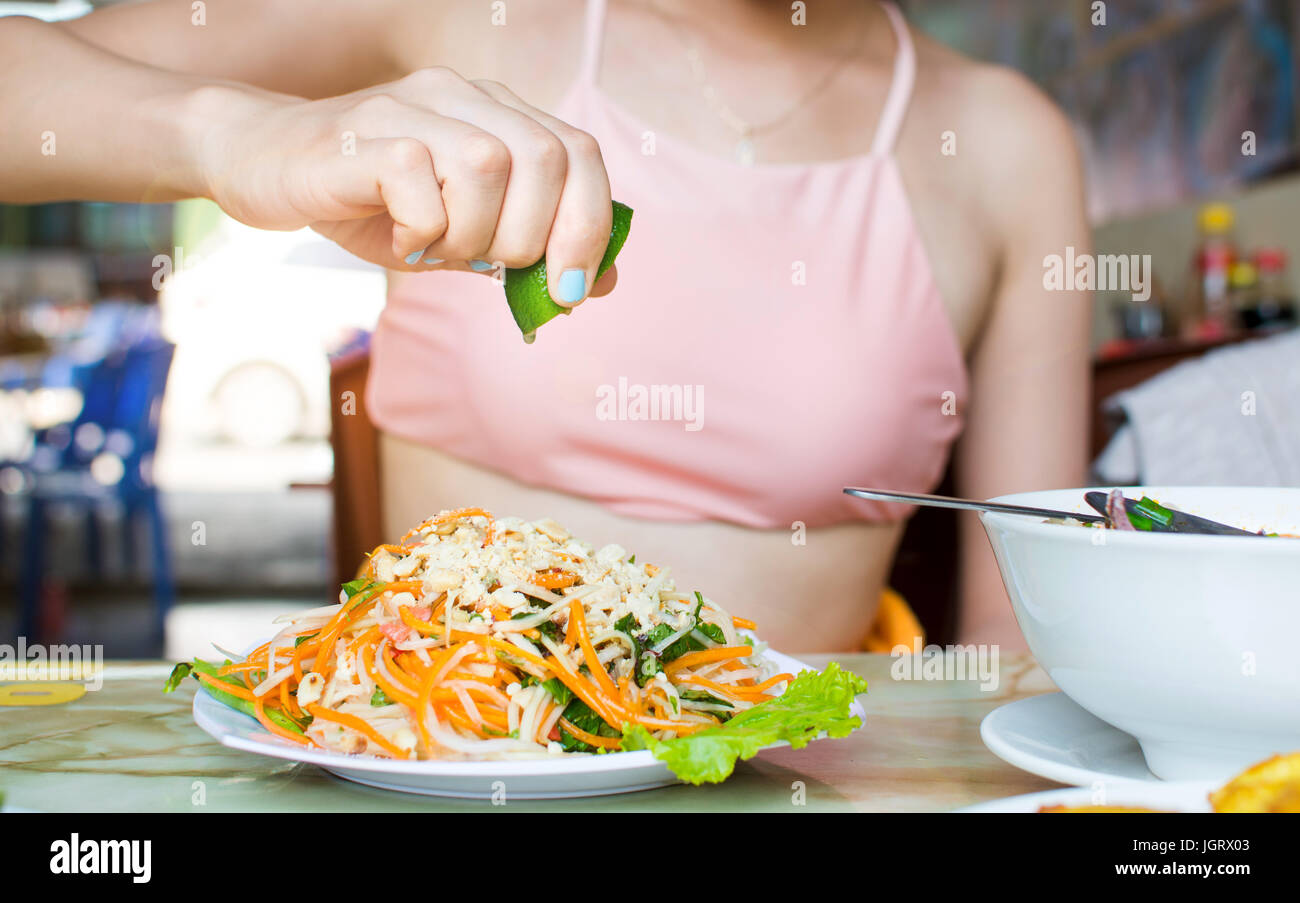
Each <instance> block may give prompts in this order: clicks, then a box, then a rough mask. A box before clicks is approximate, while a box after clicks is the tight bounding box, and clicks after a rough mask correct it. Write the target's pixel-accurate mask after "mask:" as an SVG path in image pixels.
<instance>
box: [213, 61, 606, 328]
mask: <svg viewBox="0 0 1300 903" xmlns="http://www.w3.org/2000/svg"><path fill="white" fill-rule="evenodd" d="M197 96H198V99H197V100H196V102H195V108H194V114H195V118H196V120H197V121H198V122H200V123H202V126H201V127H200V140H199V145H198V147H197V148H196V149H195V153H196V154H197V155H198V157H199V165H200V168H201V171H202V173H203V176H202V178H203V181H204V183H205V185H206V186H207V193H208V196H209V197H211V198H212V199H213V200H214V201H216V202H217V203H218V204H219V205H220V206H221V208H222V209H223V210H225V211H226V213H228V214H230V215H231V216H233V217H234V218H235V219H238V220H239V221H241V222H243V223H246V224H247V225H250V226H255V227H258V228H264V229H298V228H302V227H303V226H311V227H312V228H313V229H315V230H316V231H317V232H319V233H321V234H322V235H324V236H326V237H327V238H330V239H331V240H333V241H335V242H337V243H338V244H339V245H341V246H342V247H344V248H346V249H347V250H349V251H351V252H352V253H354V254H356V255H357V256H358V257H362V258H364V259H365V260H369V261H371V262H373V263H377V264H380V265H382V266H385V267H389V268H392V269H398V270H409V271H420V270H428V269H431V268H439V269H471V270H474V271H476V272H487V271H490V270H491V269H492V268H493V267H494V266H498V265H503V266H506V267H522V266H528V265H530V264H532V263H534V262H535V261H537V260H539V259H540V258H542V257H543V256H545V258H546V266H547V271H548V273H549V276H550V285H549V288H550V293H551V297H552V298H554V299H555V300H556V302H557V303H559V304H563V305H565V306H572V305H574V304H577V303H579V302H581V301H582V300H583V299H584V298H586V297H587V296H588V295H589V294H604V293H606V292H608V291H609V290H610V289H611V288H612V287H613V284H614V277H615V273H614V270H613V269H611V270H610V271H609V272H608V273H606V274H605V276H604V277H602V279H601V280H600V286H599V287H595V286H593V285H592V279H593V277H594V276H595V273H596V268H597V266H598V265H599V263H600V259H601V256H602V255H603V254H604V251H605V246H606V244H607V242H608V240H609V232H610V225H611V212H610V189H609V179H608V177H607V176H606V174H605V166H604V162H603V161H602V159H601V156H600V148H599V147H598V146H597V144H596V141H595V139H593V138H592V137H591V136H590V135H588V134H586V133H585V132H582V131H580V130H578V129H575V128H573V127H571V126H569V125H567V124H565V123H563V122H561V121H560V120H558V119H556V118H554V117H553V116H549V115H547V114H546V113H543V112H542V111H540V110H537V109H535V108H533V107H531V106H529V105H528V104H526V103H524V102H523V101H522V100H520V99H519V98H518V97H517V96H515V95H514V94H513V93H512V92H511V91H509V90H508V89H507V88H506V87H504V86H503V85H500V84H497V83H495V82H483V81H479V82H470V81H466V80H465V79H463V78H461V77H460V76H459V75H457V74H456V73H454V72H452V71H451V70H449V69H424V70H420V71H419V72H415V73H413V74H411V75H409V76H407V77H406V78H403V79H401V80H400V81H396V82H392V83H389V84H386V85H381V86H379V87H376V88H370V89H366V90H364V91H359V92H356V93H353V94H345V95H342V96H340V97H333V98H328V99H325V100H317V101H303V100H299V99H296V98H290V97H287V96H284V95H276V94H262V93H250V92H245V91H243V90H242V89H240V88H238V87H226V86H208V87H204V88H201V89H199V92H198V95H197ZM593 289H594V291H593Z"/></svg>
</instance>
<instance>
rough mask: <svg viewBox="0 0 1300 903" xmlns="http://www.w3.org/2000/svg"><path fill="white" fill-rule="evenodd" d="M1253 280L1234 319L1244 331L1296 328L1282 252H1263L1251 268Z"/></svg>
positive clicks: (1292, 300) (1284, 256) (1292, 301)
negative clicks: (1253, 282) (1236, 319)
mask: <svg viewBox="0 0 1300 903" xmlns="http://www.w3.org/2000/svg"><path fill="white" fill-rule="evenodd" d="M1251 269H1253V270H1254V271H1255V272H1256V274H1257V276H1256V281H1255V286H1254V288H1253V290H1252V291H1251V292H1250V293H1249V294H1248V295H1246V296H1244V297H1243V298H1242V299H1241V300H1240V301H1238V302H1237V304H1236V306H1237V318H1238V320H1239V321H1240V322H1241V325H1242V326H1244V327H1245V328H1246V329H1272V328H1277V327H1287V326H1294V325H1295V324H1296V321H1297V318H1296V305H1295V299H1294V298H1292V297H1291V291H1290V288H1289V286H1288V284H1287V279H1286V251H1284V250H1282V249H1281V248H1263V249H1262V250H1260V251H1258V252H1256V254H1255V261H1254V264H1253V265H1251Z"/></svg>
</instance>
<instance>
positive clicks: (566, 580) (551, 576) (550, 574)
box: [529, 568, 578, 589]
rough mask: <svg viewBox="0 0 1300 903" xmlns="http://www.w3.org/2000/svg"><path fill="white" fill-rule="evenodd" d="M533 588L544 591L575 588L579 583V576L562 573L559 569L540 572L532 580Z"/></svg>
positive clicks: (566, 572)
mask: <svg viewBox="0 0 1300 903" xmlns="http://www.w3.org/2000/svg"><path fill="white" fill-rule="evenodd" d="M529 582H530V583H532V584H533V586H540V587H541V588H542V589H564V588H565V587H566V586H573V584H575V583H577V582H578V575H577V574H571V573H569V572H568V571H562V570H560V569H559V568H551V569H550V570H549V571H538V572H537V573H536V574H534V575H533V576H532V577H531V578H530V580H529Z"/></svg>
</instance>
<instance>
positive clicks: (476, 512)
mask: <svg viewBox="0 0 1300 903" xmlns="http://www.w3.org/2000/svg"><path fill="white" fill-rule="evenodd" d="M467 517H485V518H487V532H486V533H485V534H484V538H483V547H484V548H486V547H488V546H490V545H492V540H493V539H494V538H495V537H494V536H493V529H494V527H495V526H496V518H494V517H493V516H492V513H491V512H489V511H484V510H483V509H482V508H457V509H456V510H455V511H447V512H444V513H442V514H439V515H437V516H436V517H431V518H429V519H428V520H426V521H425V522H424V523H422V524H420V525H419V526H418V527H416V528H415V529H413V530H408V531H406V535H405V536H403V537H402V544H403V545H405V544H406V541H407V540H408V539H410V538H411V537H412V536H415V535H416V534H418V533H422V532H424V530H425V529H426V528H428V527H436V526H438V525H439V524H445V523H450V522H451V521H454V520H464V519H465V518H467Z"/></svg>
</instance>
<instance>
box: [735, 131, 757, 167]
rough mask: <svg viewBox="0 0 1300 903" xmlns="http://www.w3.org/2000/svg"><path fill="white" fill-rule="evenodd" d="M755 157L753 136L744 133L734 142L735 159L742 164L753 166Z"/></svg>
mask: <svg viewBox="0 0 1300 903" xmlns="http://www.w3.org/2000/svg"><path fill="white" fill-rule="evenodd" d="M755 157H756V152H755V148H754V139H753V138H751V137H750V136H748V135H746V136H745V137H743V138H741V139H740V140H739V141H737V142H736V159H737V160H738V161H739V162H740V164H741V165H742V166H753V165H754V159H755Z"/></svg>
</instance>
